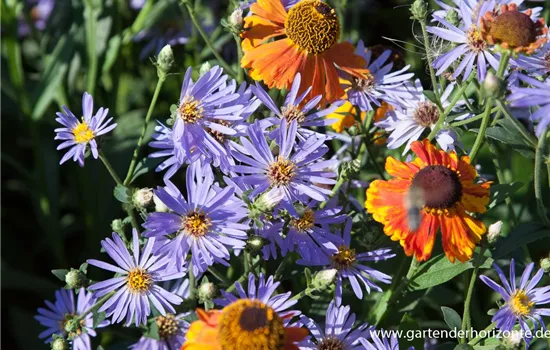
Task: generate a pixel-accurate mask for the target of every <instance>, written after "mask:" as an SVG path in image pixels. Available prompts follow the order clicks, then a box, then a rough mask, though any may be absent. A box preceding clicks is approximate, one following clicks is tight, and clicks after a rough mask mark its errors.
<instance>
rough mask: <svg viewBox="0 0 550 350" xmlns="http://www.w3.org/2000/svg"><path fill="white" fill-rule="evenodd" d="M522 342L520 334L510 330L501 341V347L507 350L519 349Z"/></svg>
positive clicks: (517, 331)
mask: <svg viewBox="0 0 550 350" xmlns="http://www.w3.org/2000/svg"><path fill="white" fill-rule="evenodd" d="M522 340H523V337H522V332H521V331H519V330H516V329H512V330H511V331H510V332H509V334H508V336H507V337H504V338H503V339H502V345H503V346H504V348H505V349H507V350H512V349H519V348H520V346H521V341H522Z"/></svg>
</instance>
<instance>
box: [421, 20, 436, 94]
mask: <svg viewBox="0 0 550 350" xmlns="http://www.w3.org/2000/svg"><path fill="white" fill-rule="evenodd" d="M420 28H422V38H423V39H424V49H425V50H426V60H427V61H428V69H429V70H430V79H431V80H432V88H433V91H434V94H435V97H436V98H437V100H438V101H441V96H440V95H439V89H438V86H437V78H436V76H435V69H434V67H433V62H432V57H431V56H430V54H429V52H428V51H429V48H430V39H429V37H428V30H427V29H426V21H425V20H424V21H420Z"/></svg>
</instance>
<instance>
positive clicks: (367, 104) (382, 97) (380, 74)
mask: <svg viewBox="0 0 550 350" xmlns="http://www.w3.org/2000/svg"><path fill="white" fill-rule="evenodd" d="M355 53H356V54H357V55H359V56H361V57H363V58H364V59H365V61H366V62H367V65H366V67H365V68H367V69H368V70H369V73H367V74H366V75H365V76H364V77H363V78H361V79H359V78H357V77H352V76H348V77H346V78H347V79H348V80H349V81H350V84H344V88H347V87H349V89H347V90H346V91H347V95H348V100H349V102H351V104H353V105H354V106H358V107H359V108H360V109H361V110H362V111H372V110H373V106H372V105H374V106H375V107H379V106H380V104H381V101H386V102H388V103H390V104H393V103H394V101H393V96H397V97H399V98H402V99H406V98H411V97H412V96H411V95H410V93H409V91H408V90H407V89H405V88H403V83H404V82H405V81H407V80H408V79H410V78H412V77H413V76H414V73H406V72H407V71H408V70H409V68H410V66H405V67H404V68H402V69H400V70H398V71H395V72H391V70H392V68H393V62H391V61H390V62H387V61H388V58H389V57H390V55H391V50H386V51H384V52H383V53H382V54H381V55H380V56H379V57H378V58H376V59H375V60H372V51H371V50H365V45H364V44H363V41H362V40H359V43H358V44H357V49H356V50H355ZM386 62H387V63H386Z"/></svg>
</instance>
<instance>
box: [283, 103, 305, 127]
mask: <svg viewBox="0 0 550 350" xmlns="http://www.w3.org/2000/svg"><path fill="white" fill-rule="evenodd" d="M282 112H283V117H284V118H285V119H286V120H287V122H289V123H290V122H292V121H294V120H296V122H297V123H298V124H301V123H303V122H304V121H305V120H306V115H305V114H304V112H302V110H301V109H300V108H298V107H297V106H293V105H290V106H284V107H283V108H282Z"/></svg>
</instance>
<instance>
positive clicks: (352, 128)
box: [348, 124, 359, 136]
mask: <svg viewBox="0 0 550 350" xmlns="http://www.w3.org/2000/svg"><path fill="white" fill-rule="evenodd" d="M348 134H350V135H351V136H357V134H359V129H358V128H357V125H355V124H354V125H352V126H350V127H349V128H348Z"/></svg>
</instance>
